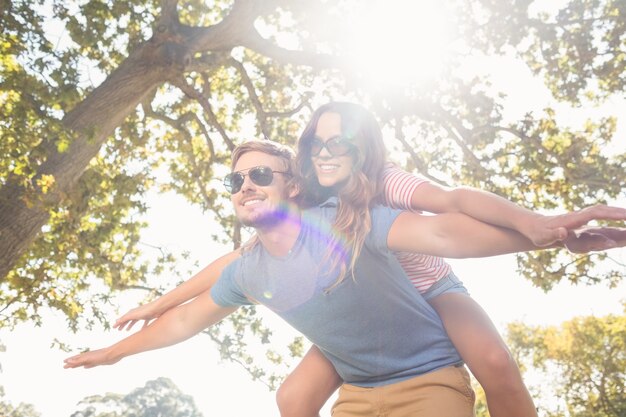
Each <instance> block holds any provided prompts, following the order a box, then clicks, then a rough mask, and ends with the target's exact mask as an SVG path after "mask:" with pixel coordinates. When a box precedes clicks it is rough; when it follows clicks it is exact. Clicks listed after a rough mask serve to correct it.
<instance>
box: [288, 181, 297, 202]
mask: <svg viewBox="0 0 626 417" xmlns="http://www.w3.org/2000/svg"><path fill="white" fill-rule="evenodd" d="M287 195H288V196H289V199H294V198H296V197H297V196H298V195H300V184H298V183H297V182H296V181H292V182H291V184H289V193H288V194H287Z"/></svg>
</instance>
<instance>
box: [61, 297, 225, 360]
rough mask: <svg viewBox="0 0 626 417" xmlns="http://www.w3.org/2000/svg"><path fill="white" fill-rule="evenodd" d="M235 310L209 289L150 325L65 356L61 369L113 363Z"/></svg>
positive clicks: (195, 330) (179, 339)
mask: <svg viewBox="0 0 626 417" xmlns="http://www.w3.org/2000/svg"><path fill="white" fill-rule="evenodd" d="M236 309H237V308H236V307H222V306H219V305H218V304H216V303H215V302H214V301H213V298H212V297H211V294H210V291H206V292H204V293H202V294H200V295H199V296H198V297H197V298H195V299H194V300H193V301H191V302H189V303H187V304H183V305H180V306H178V307H176V308H174V309H171V310H169V311H167V312H166V313H165V314H163V315H162V316H161V317H159V318H158V319H156V320H155V321H154V322H152V323H151V324H150V325H149V326H147V327H144V328H143V329H141V330H140V331H138V332H137V333H134V334H132V335H130V336H128V337H126V338H124V339H122V340H120V341H119V342H117V343H115V344H113V345H111V346H109V347H106V348H102V349H98V350H93V351H88V352H84V353H80V354H78V355H75V356H72V357H70V358H67V359H65V361H64V362H65V365H64V368H79V367H85V368H93V367H94V366H99V365H112V364H114V363H116V362H118V361H120V360H121V359H123V358H125V357H127V356H130V355H135V354H137V353H141V352H146V351H148V350H154V349H160V348H163V347H166V346H171V345H174V344H176V343H180V342H182V341H184V340H187V339H189V338H190V337H191V336H193V335H195V334H197V333H199V332H201V331H202V330H204V329H205V328H207V327H209V326H211V325H213V324H215V323H217V322H218V321H220V320H221V319H223V318H224V317H226V316H228V315H229V314H231V313H232V312H233V311H235V310H236Z"/></svg>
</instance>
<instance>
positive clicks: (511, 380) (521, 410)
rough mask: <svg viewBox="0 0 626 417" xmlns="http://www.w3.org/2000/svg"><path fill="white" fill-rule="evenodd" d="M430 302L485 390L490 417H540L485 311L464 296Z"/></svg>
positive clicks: (446, 297)
mask: <svg viewBox="0 0 626 417" xmlns="http://www.w3.org/2000/svg"><path fill="white" fill-rule="evenodd" d="M428 302H429V303H430V304H431V305H432V306H433V308H434V309H435V310H436V311H437V313H438V314H439V316H440V317H441V320H442V321H443V324H444V326H445V328H446V331H447V332H448V336H450V339H451V340H452V343H454V346H455V347H456V349H457V350H458V352H459V354H460V355H461V357H462V358H463V360H464V361H465V363H466V364H467V366H468V367H469V368H470V370H471V371H472V373H473V374H474V376H475V377H476V379H477V380H478V382H480V384H481V385H482V387H483V389H484V390H485V395H486V397H487V406H488V407H489V414H490V415H491V417H537V410H536V408H535V405H534V403H533V400H532V398H531V397H530V394H529V393H528V390H527V389H526V386H525V385H524V382H523V381H522V376H521V374H520V371H519V368H518V367H517V364H516V363H515V360H514V359H513V357H512V356H511V353H510V352H509V349H508V348H507V346H506V344H505V343H504V340H502V337H500V334H499V333H498V330H497V329H496V327H495V326H494V324H493V322H492V321H491V319H490V318H489V316H488V315H487V313H485V311H484V310H483V309H482V307H481V306H480V305H478V303H477V302H476V301H474V300H473V299H472V298H471V297H470V296H469V295H467V294H462V293H444V294H441V295H438V296H436V297H434V298H431V299H430V300H428Z"/></svg>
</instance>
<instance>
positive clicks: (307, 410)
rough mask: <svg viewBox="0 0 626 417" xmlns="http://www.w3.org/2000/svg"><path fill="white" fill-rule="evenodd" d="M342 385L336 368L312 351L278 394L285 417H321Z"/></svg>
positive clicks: (317, 350)
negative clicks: (324, 408) (320, 414)
mask: <svg viewBox="0 0 626 417" xmlns="http://www.w3.org/2000/svg"><path fill="white" fill-rule="evenodd" d="M341 383H342V381H341V378H340V377H339V375H337V372H336V371H335V368H334V367H333V365H332V364H331V363H330V362H329V361H328V359H326V358H325V357H324V355H322V352H320V350H319V349H318V348H317V347H316V346H313V347H311V349H309V351H308V352H307V353H306V355H304V358H302V361H300V363H299V364H298V366H296V368H295V369H294V370H293V372H291V374H289V376H288V377H287V379H285V381H284V382H283V383H282V385H281V386H280V387H279V388H278V391H277V392H276V402H277V403H278V409H279V410H280V415H281V417H318V416H319V412H320V409H321V408H322V407H323V406H324V404H325V403H326V401H328V398H330V396H331V395H332V393H333V392H335V390H336V389H337V388H338V387H339V385H341Z"/></svg>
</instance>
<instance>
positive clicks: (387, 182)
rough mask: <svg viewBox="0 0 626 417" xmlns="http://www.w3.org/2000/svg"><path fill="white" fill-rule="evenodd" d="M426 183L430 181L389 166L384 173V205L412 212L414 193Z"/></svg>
mask: <svg viewBox="0 0 626 417" xmlns="http://www.w3.org/2000/svg"><path fill="white" fill-rule="evenodd" d="M426 182H428V180H426V179H424V178H420V177H417V176H415V175H411V174H409V173H408V172H405V171H403V170H401V169H399V168H397V167H395V166H394V165H391V164H388V165H387V166H386V167H385V170H384V171H383V185H384V189H385V191H384V195H385V201H384V204H385V205H386V206H389V207H391V208H394V209H401V210H411V197H413V193H414V192H415V190H416V189H417V187H419V186H420V185H421V184H424V183H426Z"/></svg>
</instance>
